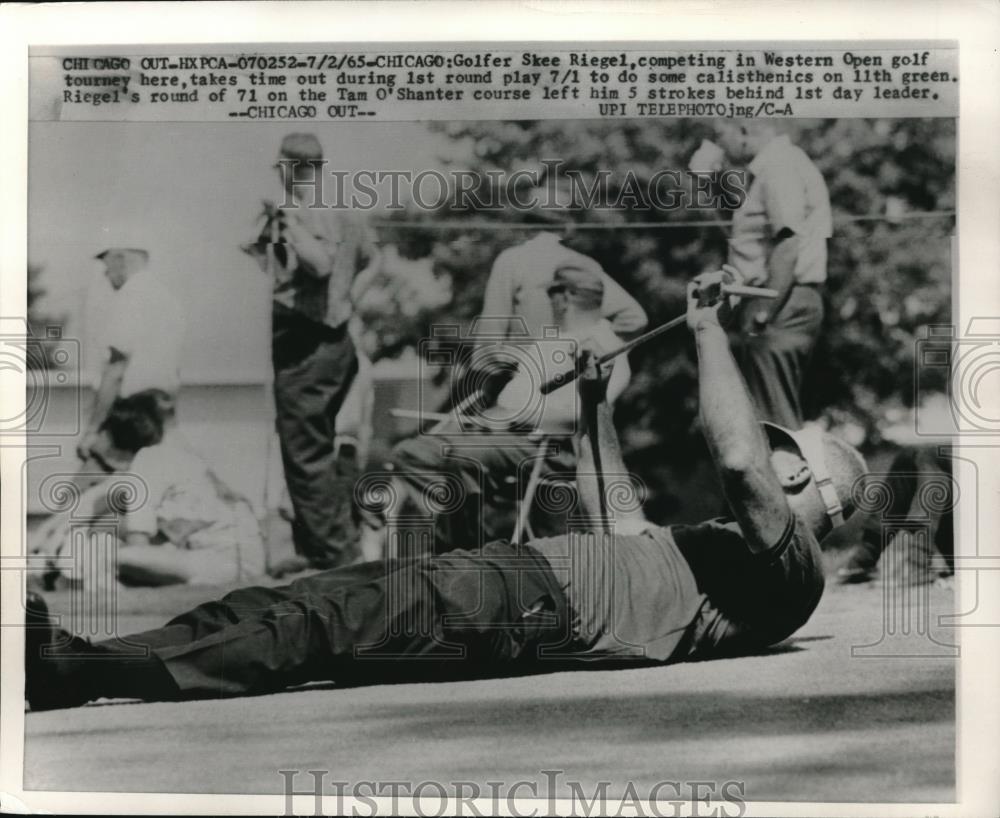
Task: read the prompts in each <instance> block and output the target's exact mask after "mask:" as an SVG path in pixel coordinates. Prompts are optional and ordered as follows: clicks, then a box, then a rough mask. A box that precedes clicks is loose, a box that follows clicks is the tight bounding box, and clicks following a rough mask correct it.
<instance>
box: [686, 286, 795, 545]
mask: <svg viewBox="0 0 1000 818" xmlns="http://www.w3.org/2000/svg"><path fill="white" fill-rule="evenodd" d="M723 276H724V274H723V273H708V274H706V275H702V276H698V277H697V278H696V279H694V280H693V281H692V282H691V283H690V284H689V285H688V313H687V323H688V327H689V328H690V329H691V331H692V332H693V333H694V336H695V344H696V347H697V350H698V398H699V402H700V405H701V422H702V426H703V428H704V432H705V438H706V439H707V441H708V447H709V451H710V452H711V454H712V459H713V460H714V461H715V467H716V469H717V470H718V472H719V477H720V478H721V480H722V490H723V493H724V494H725V496H726V500H727V502H728V503H729V507H730V509H732V512H733V516H734V517H735V518H736V520H737V522H738V523H739V524H740V529H741V530H742V532H743V536H744V538H745V539H746V541H747V544H748V546H749V547H750V550H751V551H753V552H755V553H758V552H761V551H766V550H767V549H769V548H771V547H772V546H774V545H776V544H777V543H778V542H779V541H780V539H781V536H782V534H783V533H784V532H785V529H786V526H787V524H788V520H789V516H790V515H791V513H792V512H791V509H790V508H789V506H788V501H787V500H786V498H785V494H784V492H783V491H782V488H781V485H780V484H779V482H778V477H777V475H776V474H775V473H774V469H773V468H772V467H771V449H770V447H769V446H768V444H767V440H766V438H765V436H764V431H763V429H762V428H761V426H760V423H759V422H758V420H757V416H756V413H755V411H754V407H753V403H752V401H751V399H750V395H749V393H748V392H747V388H746V384H745V383H744V381H743V378H742V376H741V375H740V372H739V369H738V368H737V366H736V361H735V360H734V358H733V354H732V351H731V350H730V348H729V340H728V338H727V336H726V332H725V329H724V328H723V325H724V323H725V322H726V320H727V317H728V315H727V314H728V312H729V306H728V304H727V303H726V300H725V299H724V298H719V299H716V300H715V301H714V303H712V300H711V299H707V298H706V297H705V295H704V294H705V291H706V289H708V288H710V287H712V286H714V285H716V284H720V283H721V282H722V281H723ZM720 312H721V313H722V315H721V317H720Z"/></svg>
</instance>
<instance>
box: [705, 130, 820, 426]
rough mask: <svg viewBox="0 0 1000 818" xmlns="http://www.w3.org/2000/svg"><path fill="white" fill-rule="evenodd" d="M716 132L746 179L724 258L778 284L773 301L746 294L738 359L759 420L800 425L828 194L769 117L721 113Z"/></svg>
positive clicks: (752, 277) (763, 281)
mask: <svg viewBox="0 0 1000 818" xmlns="http://www.w3.org/2000/svg"><path fill="white" fill-rule="evenodd" d="M716 138H717V140H718V143H719V146H718V147H721V148H722V151H724V152H725V154H726V156H727V157H728V158H729V159H730V160H731V161H733V162H735V163H737V164H741V165H742V164H744V163H745V164H746V169H747V171H748V175H749V178H750V186H749V189H748V190H747V195H746V198H745V199H744V201H743V203H742V205H741V206H740V207H739V208H738V209H737V210H736V212H735V213H733V222H732V235H731V237H730V239H729V263H730V264H732V265H733V266H734V267H736V268H737V269H738V270H739V271H740V273H742V275H743V277H744V279H745V280H746V283H747V284H751V285H755V286H767V287H771V288H772V289H775V290H777V291H778V297H777V298H776V299H774V300H773V301H764V300H756V299H748V300H747V301H746V302H745V303H744V305H743V307H742V309H741V321H740V329H741V332H740V334H739V337H738V338H736V339H734V341H735V343H736V344H737V360H738V361H739V363H740V368H741V369H742V371H743V377H744V378H745V379H746V382H747V386H749V388H750V393H751V395H752V396H753V399H754V403H755V404H756V408H757V413H758V415H759V417H760V418H761V420H768V421H771V422H772V423H777V424H780V425H782V426H787V427H789V428H792V429H799V428H801V427H802V422H803V416H802V401H801V395H800V390H801V386H802V379H803V376H804V374H805V369H806V366H807V365H808V363H809V358H810V356H811V355H812V351H813V347H814V346H815V344H816V339H817V337H818V335H819V331H820V327H821V325H822V323H823V296H822V292H821V288H822V286H823V283H824V282H825V281H826V261H827V247H826V242H827V239H828V238H830V236H831V235H832V232H833V223H832V220H831V215H830V196H829V193H828V191H827V187H826V183H825V182H824V181H823V177H822V175H820V172H819V170H817V168H816V166H815V165H814V164H813V163H812V161H811V160H810V159H809V157H808V156H806V154H805V153H804V152H803V151H802V149H801V148H798V147H796V146H795V145H793V144H792V143H791V141H790V140H789V138H788V136H787V135H784V134H779V133H778V132H777V131H776V130H775V127H774V125H772V124H771V123H770V122H768V121H766V120H741V121H731V120H725V121H723V122H721V123H719V124H718V125H717V126H716ZM717 150H718V148H717V147H715V146H713V145H711V143H708V144H707V145H706V144H704V143H703V145H702V147H701V148H699V150H698V152H696V153H695V155H694V156H693V157H692V159H691V168H692V169H693V170H712V169H718V168H719V165H718V163H717V161H713V158H711V154H712V153H713V151H717ZM706 154H707V155H708V156H706ZM706 159H708V161H707V165H706ZM713 164H714V167H712V165H713Z"/></svg>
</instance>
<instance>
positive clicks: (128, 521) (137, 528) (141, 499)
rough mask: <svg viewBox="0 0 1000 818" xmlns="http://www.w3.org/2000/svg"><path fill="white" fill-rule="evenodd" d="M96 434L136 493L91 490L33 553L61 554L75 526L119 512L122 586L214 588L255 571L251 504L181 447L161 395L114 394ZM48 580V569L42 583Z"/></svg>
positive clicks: (39, 535) (257, 539)
mask: <svg viewBox="0 0 1000 818" xmlns="http://www.w3.org/2000/svg"><path fill="white" fill-rule="evenodd" d="M97 436H98V437H99V438H101V441H100V445H101V447H102V450H104V451H107V452H109V453H110V457H111V458H112V460H113V461H115V462H125V461H128V462H130V464H131V465H130V466H129V472H130V477H136V478H138V480H139V481H140V483H139V486H138V489H137V490H136V491H134V492H131V493H129V492H125V493H123V494H122V495H121V496H120V497H118V498H117V499H116V498H114V497H112V496H111V492H113V491H114V488H113V483H114V481H106V482H101V483H96V484H95V485H92V486H91V487H90V488H89V489H88V490H87V491H86V492H85V493H84V495H83V497H82V498H81V500H80V502H79V503H78V504H77V508H76V509H75V510H74V512H73V516H72V517H71V516H70V513H69V512H67V513H65V514H56V515H53V516H52V517H50V518H49V519H48V520H46V521H45V523H44V524H43V525H42V526H41V527H40V528H39V530H38V531H36V532H35V534H34V537H33V539H34V541H35V543H36V545H35V547H34V548H33V551H34V553H38V554H44V555H45V556H48V557H57V556H59V555H60V554H64V553H65V549H66V544H67V542H68V541H69V539H70V537H71V536H72V531H73V528H74V527H76V528H79V527H80V526H84V525H86V521H87V519H88V518H90V519H92V520H94V521H97V520H98V519H100V518H104V519H105V520H106V519H107V518H108V515H111V514H120V517H119V528H118V536H119V539H120V541H121V542H120V548H119V551H118V562H117V570H118V579H119V580H120V581H121V582H123V583H125V584H127V585H153V586H160V585H175V584H180V583H189V584H216V583H227V582H237V581H245V580H249V579H252V578H255V577H259V576H261V575H263V574H264V566H265V558H264V541H263V538H262V537H261V531H260V527H259V525H258V523H257V518H256V516H255V515H254V512H253V509H252V507H251V505H250V503H249V502H248V501H247V500H246V499H245V498H243V497H241V496H239V495H238V494H236V493H235V492H233V491H232V490H231V489H229V487H228V486H226V485H225V484H224V483H223V482H222V481H221V480H219V478H218V477H216V475H215V473H214V472H213V471H212V469H211V468H209V466H208V465H207V464H206V463H205V461H204V460H202V459H201V458H200V457H199V456H198V455H197V454H195V453H194V452H193V451H192V450H191V449H190V447H189V446H188V444H187V442H186V441H185V440H184V438H183V436H182V434H181V432H180V431H179V430H178V429H177V428H176V426H175V424H174V423H173V400H172V398H171V396H170V395H168V394H167V393H166V392H163V391H161V390H159V389H149V390H144V391H142V392H137V393H135V394H134V395H131V396H130V397H128V398H119V399H118V400H117V401H115V403H114V405H113V406H112V408H111V411H110V412H109V413H108V416H107V417H106V418H105V420H104V422H103V423H102V424H101V427H100V429H99V430H98V432H97ZM121 505H124V506H125V507H124V509H123V508H121V507H120V506H121ZM57 576H58V572H57V571H50V572H49V573H48V574H47V575H46V583H47V584H48V585H49V586H51V585H53V584H54V582H55V580H56V578H57ZM74 579H76V580H83V581H84V582H86V580H85V579H84V578H82V577H75V578H74Z"/></svg>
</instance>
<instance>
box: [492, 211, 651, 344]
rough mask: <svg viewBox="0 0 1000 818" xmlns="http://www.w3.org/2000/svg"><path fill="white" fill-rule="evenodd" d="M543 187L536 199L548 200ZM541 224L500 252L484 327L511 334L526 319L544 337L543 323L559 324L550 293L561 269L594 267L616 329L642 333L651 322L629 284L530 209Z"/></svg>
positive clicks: (531, 334)
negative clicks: (569, 242)
mask: <svg viewBox="0 0 1000 818" xmlns="http://www.w3.org/2000/svg"><path fill="white" fill-rule="evenodd" d="M544 196H545V194H544V192H542V191H538V192H536V193H535V199H534V201H537V202H544V201H546V199H545V198H544ZM529 215H530V216H531V217H532V219H533V220H534V221H535V222H537V223H539V224H540V226H544V225H546V224H547V225H548V226H549V227H550V228H551V229H548V230H546V229H542V230H539V231H538V232H537V233H535V234H534V235H533V236H531V238H529V239H527V240H525V241H523V242H521V243H520V244H516V245H514V246H513V247H509V248H507V249H506V250H504V251H503V252H502V253H500V255H498V256H497V257H496V261H494V262H493V267H492V269H491V270H490V274H489V278H488V279H487V280H486V292H485V294H484V296H483V308H482V312H481V313H480V318H479V324H478V326H479V329H481V330H482V331H484V332H487V333H490V334H495V335H500V336H506V335H508V333H509V332H510V330H511V328H512V327H513V328H515V329H516V330H518V331H519V330H520V327H521V326H522V324H521V322H520V321H516V320H515V319H517V318H520V319H523V321H524V325H526V326H527V329H528V333H529V337H531V338H541V337H542V334H541V333H542V328H543V327H551V326H554V325H555V323H556V321H555V316H554V315H553V313H552V305H551V302H550V300H549V298H548V294H547V292H546V290H547V288H548V286H549V285H550V284H551V283H552V276H553V273H555V271H556V269H557V268H559V267H563V266H574V267H577V268H580V269H584V270H589V271H592V272H593V273H594V274H595V275H597V276H599V277H600V279H601V282H602V284H603V287H604V301H603V306H602V307H601V315H602V316H603V317H604V318H606V319H607V320H608V322H609V323H610V324H611V328H612V329H613V330H614V331H615V333H617V334H618V335H620V336H623V337H626V336H629V335H636V334H638V333H639V332H641V331H642V330H643V329H644V328H645V327H646V324H647V323H648V319H647V317H646V312H645V310H643V308H642V307H641V306H640V305H639V302H638V301H636V300H635V299H634V298H633V297H632V296H631V295H629V294H628V293H627V292H626V291H625V289H624V288H623V287H622V286H621V285H620V284H618V282H616V281H615V280H614V279H613V278H612V277H611V276H609V275H608V274H607V273H606V272H604V270H603V269H602V268H601V265H600V264H599V263H598V262H597V261H595V260H594V259H592V258H590V257H589V256H587V255H584V254H583V253H579V252H577V251H576V250H574V249H572V248H571V247H568V246H567V245H566V244H565V243H564V241H563V239H562V238H561V237H560V236H559V234H558V233H556V232H554V230H555V229H557V223H555V224H554V222H553V219H552V217H551V215H548V216H547V214H546V213H545V212H544V211H543V210H542V209H541V208H539V207H536V208H535V209H534V210H533V211H532V212H531V213H530V214H529Z"/></svg>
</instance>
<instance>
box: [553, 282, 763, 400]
mask: <svg viewBox="0 0 1000 818" xmlns="http://www.w3.org/2000/svg"><path fill="white" fill-rule="evenodd" d="M731 269H732V268H728V265H727V267H726V268H724V269H723V270H720V271H718V272H715V273H706V274H703V275H701V276H698V277H697V278H695V279H694V280H693V281H692V282H691V283H690V284H689V285H688V294H689V298H690V296H691V294H692V293H696V296H695V298H696V299H697V300H698V301H699V302H701V303H703V304H704V305H706V307H707V306H708V305H716V306H718V305H721V304H722V303H723V301H725V303H726V309H727V310H728V311H729V312H731V311H732V308H733V307H735V306H736V304H737V303H739V299H740V298H777V297H778V292H777V290H772V289H769V288H767V287H747V286H745V285H743V284H739V283H736V282H735V281H734V278H735V277H734V276H733V275H732V273H731V272H730V270H731ZM716 276H717V277H719V278H715V277H716ZM710 277H711V278H710ZM687 320H688V313H684V314H683V315H678V316H677V317H676V318H672V319H671V320H669V321H667V322H666V323H665V324H661V325H660V326H658V327H654V328H653V329H651V330H649V332H645V333H643V334H642V335H640V336H638V337H637V338H633V339H632V340H631V341H629V342H628V343H625V344H622V345H621V346H620V347H618V348H617V349H613V350H611V352H607V353H605V354H604V355H601V356H600V357H599V358H598V359H597V362H598V363H599V364H606V363H607V362H608V361H611V360H614V359H615V358H617V357H618V356H619V355H624V354H625V353H626V352H629V351H631V350H633V349H635V348H636V347H637V346H639V345H640V344H644V343H646V342H647V341H651V340H653V339H654V338H656V337H658V336H660V335H663V334H664V333H666V332H669V331H670V330H672V329H674V328H675V327H679V326H681V325H682V324H683V323H685V321H687ZM582 365H583V364H582V357H580V358H577V360H576V366H575V367H574V368H573V369H568V370H566V371H565V372H560V373H559V374H558V375H556V376H555V377H554V378H551V379H550V380H548V381H546V382H545V383H543V384H542V385H541V386H540V387H539V388H538V391H539V392H541V393H542V394H543V395H547V394H549V393H550V392H554V391H555V390H556V389H559V388H560V387H561V386H565V385H566V384H568V383H572V382H573V381H575V380H576V379H577V378H578V377H580V374H581V371H582V370H581V367H582Z"/></svg>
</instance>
